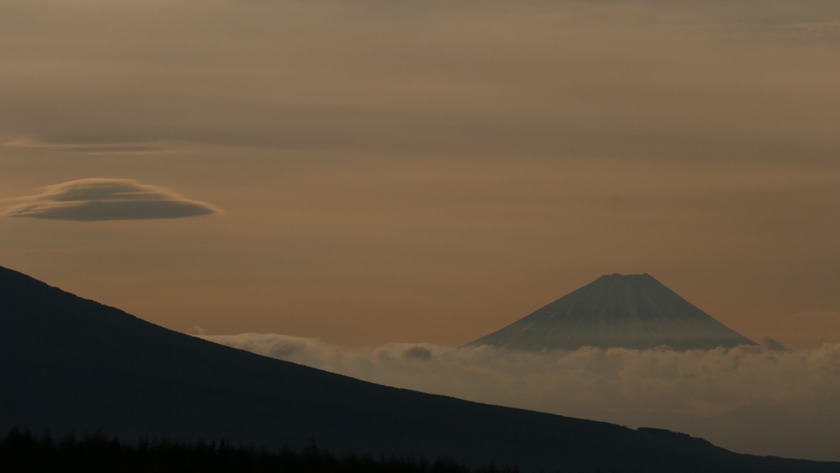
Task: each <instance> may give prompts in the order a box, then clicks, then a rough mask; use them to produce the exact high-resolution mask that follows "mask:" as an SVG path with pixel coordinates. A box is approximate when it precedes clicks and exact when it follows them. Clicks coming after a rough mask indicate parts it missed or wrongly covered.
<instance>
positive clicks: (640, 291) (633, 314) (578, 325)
mask: <svg viewBox="0 0 840 473" xmlns="http://www.w3.org/2000/svg"><path fill="white" fill-rule="evenodd" d="M480 345H490V346H493V347H496V348H508V349H515V350H522V351H543V350H577V349H578V348H581V347H585V346H591V347H595V348H630V349H636V350H644V349H649V348H656V347H668V348H671V349H674V350H678V351H684V350H710V349H713V348H717V347H724V348H733V347H736V346H738V345H755V343H754V342H752V341H751V340H749V339H747V338H746V337H744V336H742V335H741V334H739V333H737V332H735V331H734V330H732V329H730V328H729V327H727V326H725V325H723V324H722V323H720V322H718V321H717V320H715V319H714V318H712V317H711V316H710V315H708V314H706V313H705V312H703V311H702V310H700V309H698V308H697V307H695V306H693V305H692V304H691V303H689V302H688V301H686V300H685V299H683V298H682V297H680V296H679V295H677V294H676V293H675V292H674V291H672V290H670V289H668V288H667V287H665V286H664V285H663V284H662V283H660V282H659V281H657V280H656V279H654V278H653V277H652V276H650V275H648V274H647V273H645V274H632V275H627V276H624V275H621V274H612V275H607V276H601V277H600V278H598V279H596V280H595V281H594V282H592V283H590V284H588V285H586V286H584V287H582V288H580V289H578V290H576V291H574V292H572V293H570V294H567V295H566V296H563V297H561V298H560V299H557V300H556V301H554V302H552V303H551V304H548V305H547V306H545V307H543V308H542V309H539V310H538V311H536V312H534V313H532V314H530V315H528V316H526V317H524V318H522V319H519V320H517V321H516V322H514V323H512V324H510V325H508V326H507V327H504V328H503V329H501V330H498V331H496V332H493V333H491V334H490V335H487V336H485V337H482V338H479V339H478V340H476V341H474V342H472V343H469V344H467V345H466V346H468V347H474V346H480Z"/></svg>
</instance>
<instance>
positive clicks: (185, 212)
mask: <svg viewBox="0 0 840 473" xmlns="http://www.w3.org/2000/svg"><path fill="white" fill-rule="evenodd" d="M14 200H20V201H23V202H24V203H21V204H19V205H16V206H13V207H11V208H10V209H8V210H7V211H6V212H5V213H4V214H3V215H5V216H7V217H18V218H35V219H43V220H72V221H78V222H92V221H100V220H148V219H161V218H185V217H196V216H200V215H210V214H214V213H218V212H219V210H218V209H216V208H215V207H213V206H212V205H210V204H207V203H204V202H199V201H197V200H189V199H184V198H183V197H181V196H179V195H178V194H175V193H173V192H170V191H168V190H166V189H163V188H161V187H156V186H149V185H145V184H140V183H139V182H137V181H134V180H132V179H98V178H92V179H80V180H76V181H69V182H65V183H62V184H57V185H54V186H48V187H45V188H44V191H43V192H42V193H41V194H38V195H33V196H28V197H23V198H20V199H14Z"/></svg>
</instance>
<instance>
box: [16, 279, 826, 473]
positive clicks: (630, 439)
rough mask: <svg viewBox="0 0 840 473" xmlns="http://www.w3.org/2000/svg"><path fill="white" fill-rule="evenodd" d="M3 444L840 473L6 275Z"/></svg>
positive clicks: (531, 467)
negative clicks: (226, 337) (259, 349)
mask: <svg viewBox="0 0 840 473" xmlns="http://www.w3.org/2000/svg"><path fill="white" fill-rule="evenodd" d="M0 380H2V389H0V432H1V431H7V430H8V429H10V428H11V427H13V426H16V425H17V426H21V427H24V426H28V427H29V428H31V429H33V430H35V431H39V430H42V429H49V431H50V432H52V433H53V435H56V436H59V435H63V434H64V433H67V432H71V431H75V432H77V433H82V432H84V431H94V430H97V429H101V430H102V431H103V432H107V433H108V434H110V435H118V436H119V438H120V439H123V440H127V441H132V440H137V439H140V438H143V437H146V436H148V437H153V436H163V437H167V438H171V439H183V440H187V441H194V440H196V439H199V438H204V439H220V438H226V439H229V440H230V441H232V442H245V443H248V442H254V443H256V444H258V445H266V446H268V447H269V448H276V447H277V446H279V445H282V444H286V445H289V446H290V447H293V448H301V447H302V446H304V445H305V444H306V443H307V442H308V441H309V440H310V439H311V438H313V437H314V438H315V439H317V442H318V445H320V446H322V447H324V448H327V449H330V450H332V451H334V452H336V453H339V454H340V453H342V452H357V453H366V452H369V453H373V454H374V455H379V454H380V453H384V454H386V455H390V454H397V455H399V454H414V455H417V456H424V457H426V458H437V457H439V456H448V457H451V458H453V459H454V460H456V461H464V462H466V463H468V464H471V465H482V464H487V463H489V462H490V461H495V462H497V464H502V465H504V464H507V465H518V466H520V467H521V468H523V469H524V470H525V471H539V470H540V469H545V470H546V471H558V470H559V471H570V472H576V471H580V470H585V471H594V470H595V469H596V468H600V469H601V471H612V470H613V469H615V470H617V471H620V472H622V473H633V472H645V473H651V472H652V473H657V472H663V473H664V472H674V471H679V472H684V473H693V472H697V473H700V472H703V473H705V472H733V473H734V472H737V473H748V472H762V473H768V472H769V473H772V472H786V471H796V472H800V473H808V472H835V473H840V463H824V462H810V461H801V460H785V459H779V458H772V457H755V456H749V455H739V454H735V453H732V452H729V451H727V450H724V449H721V448H718V447H715V446H713V445H711V444H708V443H706V442H703V441H696V442H695V441H686V439H685V438H683V437H679V436H677V437H674V436H669V435H660V434H651V432H646V431H637V430H633V429H629V428H626V427H622V426H618V425H612V424H607V423H602V422H594V421H587V420H582V419H573V418H568V417H562V416H557V415H550V414H543V413H538V412H533V411H527V410H521V409H512V408H505V407H498V406H490V405H485V404H479V403H474V402H467V401H462V400H458V399H454V398H450V397H445V396H436V395H430V394H423V393H419V392H414V391H409V390H404V389H396V388H390V387H385V386H380V385H376V384H372V383H368V382H363V381H359V380H356V379H352V378H348V377H345V376H340V375H336V374H332V373H327V372H324V371H320V370H317V369H313V368H308V367H304V366H300V365H296V364H293V363H289V362H284V361H280V360H274V359H270V358H266V357H262V356H259V355H254V354H251V353H247V352H244V351H241V350H236V349H233V348H228V347H224V346H221V345H217V344H214V343H211V342H208V341H205V340H201V339H198V338H195V337H191V336H188V335H184V334H181V333H177V332H174V331H171V330H167V329H165V328H162V327H159V326H156V325H154V324H151V323H148V322H145V321H143V320H140V319H138V318H136V317H134V316H132V315H129V314H127V313H125V312H123V311H120V310H118V309H115V308H112V307H107V306H104V305H102V304H99V303H97V302H94V301H90V300H85V299H81V298H79V297H76V296H74V295H72V294H69V293H67V292H64V291H61V290H60V289H57V288H54V287H50V286H48V285H47V284H44V283H42V282H39V281H37V280H35V279H32V278H30V277H27V276H25V275H23V274H20V273H17V272H14V271H10V270H7V269H2V268H0Z"/></svg>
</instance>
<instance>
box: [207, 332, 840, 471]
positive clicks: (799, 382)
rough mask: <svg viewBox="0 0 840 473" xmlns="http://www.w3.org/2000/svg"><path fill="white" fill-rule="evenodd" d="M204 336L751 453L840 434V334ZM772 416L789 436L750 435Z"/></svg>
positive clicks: (404, 383)
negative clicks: (748, 342) (515, 347)
mask: <svg viewBox="0 0 840 473" xmlns="http://www.w3.org/2000/svg"><path fill="white" fill-rule="evenodd" d="M204 338H206V339H207V340H210V341H213V342H217V343H221V344H224V345H228V346H232V347H235V348H239V349H243V350H247V351H251V352H254V353H258V354H261V355H265V356H269V357H273V358H277V359H281V360H287V361H292V362H295V363H300V364H304V365H307V366H312V367H315V368H320V369H323V370H327V371H331V372H335V373H340V374H343V375H347V376H352V377H355V378H360V379H364V380H367V381H372V382H376V383H380V384H385V385H390V386H396V387H401V388H407V389H414V390H418V391H424V392H430V393H436V394H444V395H450V396H454V397H458V398H462V399H468V400H472V401H478V402H484V403H490V404H498V405H506V406H513V407H520V408H526V409H533V410H537V411H543V412H551V413H556V414H561V415H570V416H575V417H585V418H597V419H599V420H606V421H611V422H616V423H622V424H637V425H633V426H634V427H638V426H644V425H648V426H656V427H664V428H672V429H677V430H682V431H688V432H689V433H691V434H694V435H703V436H706V437H708V438H710V440H712V441H713V442H717V443H719V444H721V445H722V446H724V447H728V448H733V449H736V450H740V451H747V452H750V453H758V454H786V455H792V456H800V457H811V458H823V459H827V458H830V457H831V455H832V453H831V452H832V451H833V448H832V447H831V445H825V448H824V449H823V450H820V448H822V447H820V448H817V447H818V446H819V445H821V442H822V443H823V444H824V443H825V442H826V441H825V439H826V438H831V437H827V436H829V435H830V436H833V434H834V433H836V432H833V431H831V433H829V432H828V431H827V429H828V430H831V429H832V428H833V429H835V430H837V429H836V427H831V426H830V425H824V424H823V422H825V420H826V419H835V420H837V419H840V344H826V345H823V346H822V347H820V348H817V349H811V350H798V351H794V350H791V351H784V352H781V351H772V350H767V349H764V348H760V347H740V348H736V349H733V350H729V351H724V350H722V349H720V350H712V351H689V352H673V351H664V350H646V351H635V350H624V349H611V350H606V351H603V350H596V349H581V350H578V351H575V352H569V353H555V354H536V353H521V352H518V353H515V352H507V351H503V350H494V349H492V348H489V347H480V348H476V349H453V348H447V347H441V346H435V345H426V344H419V345H417V344H389V345H384V346H381V347H378V348H371V349H353V350H348V349H342V348H338V347H336V346H333V345H330V344H327V343H323V342H320V341H317V340H312V339H303V338H296V337H289V336H284V335H276V334H256V333H246V334H239V335H230V336H205V337H204ZM820 419H822V420H820ZM767 422H770V423H771V424H772V425H774V427H773V429H775V430H774V431H773V435H776V436H777V437H776V438H774V439H769V440H768V439H767V438H763V439H761V441H755V442H754V443H750V441H751V440H755V439H756V438H757V436H758V435H767V433H766V432H763V431H764V430H766V423H767ZM783 425H784V426H787V428H781V427H782V426H783ZM745 428H746V429H747V432H746V433H744V431H743V429H745ZM790 432H798V433H797V434H796V435H795V436H792V435H791V434H790ZM739 437H743V438H739ZM834 438H837V437H834ZM778 448H787V449H788V450H787V451H784V450H778ZM797 448H798V449H797ZM774 449H776V450H774ZM809 449H810V450H809ZM774 452H775V453H774ZM834 457H835V458H834V459H835V460H840V458H836V457H837V455H836V454H834Z"/></svg>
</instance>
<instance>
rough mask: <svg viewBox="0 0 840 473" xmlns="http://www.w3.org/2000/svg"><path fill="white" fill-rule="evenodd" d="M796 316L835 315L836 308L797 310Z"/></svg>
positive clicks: (836, 313)
mask: <svg viewBox="0 0 840 473" xmlns="http://www.w3.org/2000/svg"><path fill="white" fill-rule="evenodd" d="M794 315H796V316H797V317H836V316H837V315H840V314H838V312H837V311H836V310H826V311H816V312H797V313H796V314H794Z"/></svg>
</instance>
